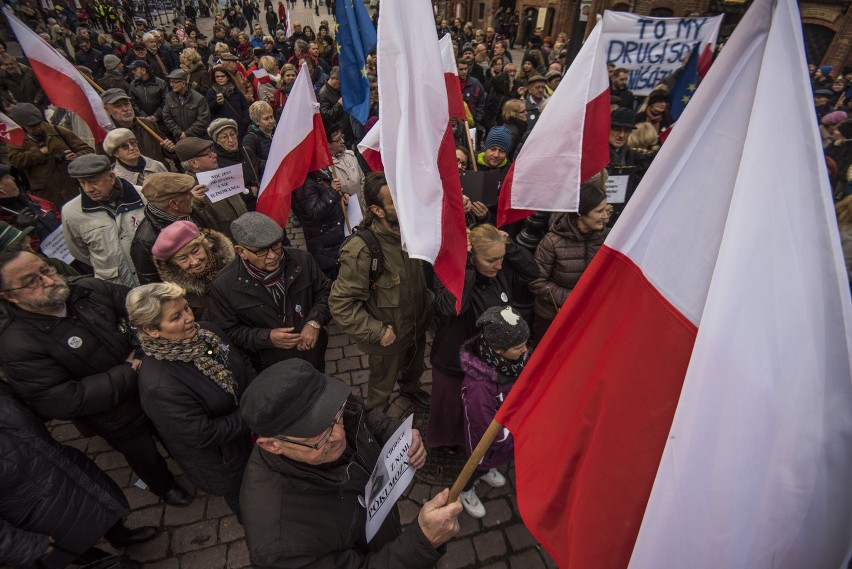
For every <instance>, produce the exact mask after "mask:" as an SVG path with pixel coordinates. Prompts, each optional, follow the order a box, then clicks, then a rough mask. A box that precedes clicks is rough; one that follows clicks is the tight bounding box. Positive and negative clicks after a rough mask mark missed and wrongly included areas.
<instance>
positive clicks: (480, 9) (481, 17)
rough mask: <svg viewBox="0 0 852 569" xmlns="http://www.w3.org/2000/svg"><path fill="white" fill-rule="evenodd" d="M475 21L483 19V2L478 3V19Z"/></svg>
mask: <svg viewBox="0 0 852 569" xmlns="http://www.w3.org/2000/svg"><path fill="white" fill-rule="evenodd" d="M477 19H479V20H484V19H485V2H480V3H479V18H477Z"/></svg>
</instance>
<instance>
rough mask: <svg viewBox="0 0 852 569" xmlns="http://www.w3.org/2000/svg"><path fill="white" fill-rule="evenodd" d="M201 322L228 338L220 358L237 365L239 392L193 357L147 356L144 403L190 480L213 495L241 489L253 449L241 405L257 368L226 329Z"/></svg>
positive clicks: (143, 372) (142, 377)
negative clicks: (208, 372) (218, 381)
mask: <svg viewBox="0 0 852 569" xmlns="http://www.w3.org/2000/svg"><path fill="white" fill-rule="evenodd" d="M201 326H202V327H203V328H206V329H208V330H210V331H212V332H213V333H214V334H216V335H217V336H219V338H220V339H221V340H222V344H223V345H222V348H221V349H220V354H221V355H220V363H222V364H224V365H226V366H227V367H228V369H230V370H231V373H232V374H233V377H234V380H235V381H236V383H237V386H238V387H237V393H236V397H235V396H233V395H231V394H230V393H228V392H227V391H225V390H224V389H222V388H221V387H219V386H218V385H217V384H216V383H215V382H214V381H213V380H212V379H210V378H209V377H208V376H206V375H204V373H203V372H202V371H201V370H199V369H198V368H197V367H195V365H194V364H193V363H191V362H181V361H164V360H158V359H156V358H153V357H150V356H147V355H146V356H145V357H144V358H143V360H142V367H141V368H139V396H140V398H141V400H142V408H143V409H145V413H146V414H147V415H148V417H150V418H151V422H153V423H154V426H155V427H157V431H158V432H159V433H161V436H162V438H163V443H165V445H166V448H168V449H169V454H171V455H172V458H174V459H175V460H176V461H177V463H178V464H179V465H180V467H181V468H182V469H183V471H184V472H185V473H186V475H187V477H188V478H189V480H190V482H192V483H193V484H194V485H195V486H197V487H198V488H200V489H201V490H203V491H205V492H207V493H208V494H215V495H217V496H221V495H223V494H230V493H232V492H239V490H240V483H241V482H242V479H243V470H244V469H245V466H246V462H247V461H248V457H249V453H250V452H251V447H252V443H251V437H250V435H249V429H248V427H247V426H246V425H245V423H244V422H243V417H242V415H240V409H239V406H238V405H237V402H238V401H239V397H240V395H242V392H243V390H244V389H245V388H246V386H247V385H248V383H249V382H250V381H251V380H252V379H254V375H255V373H254V369H253V368H252V367H251V364H250V363H249V362H248V360H246V359H244V358H243V356H242V354H241V353H240V351H239V350H238V349H236V347H235V346H234V345H233V344H232V343H231V340H230V339H229V338H228V337H227V336H226V335H225V333H224V332H223V331H222V330H221V329H219V327H217V326H214V325H212V324H209V323H202V324H201Z"/></svg>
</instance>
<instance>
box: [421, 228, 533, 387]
mask: <svg viewBox="0 0 852 569" xmlns="http://www.w3.org/2000/svg"><path fill="white" fill-rule="evenodd" d="M536 277H538V266H536V263H535V260H534V259H533V256H532V254H531V253H530V252H529V251H528V250H526V249H525V248H523V247H519V246H518V245H516V244H515V243H514V242H510V243H507V244H506V256H505V257H504V258H503V268H501V269H500V271H499V272H498V273H497V276H495V277H494V278H488V277H484V276H482V275H480V274H479V273H478V272H476V269H475V268H474V266H473V264H472V262H468V264H467V267H465V275H464V292H463V293H462V301H461V313H460V314H459V315H458V316H456V298H455V297H454V296H453V295H452V294H451V293H450V292H449V291H448V290H447V289H446V287H444V284H443V283H442V282H440V281H438V280H436V281H435V315H436V317H437V318H438V329H437V331H436V332H435V339H434V340H433V341H432V353H431V361H432V365H433V366H435V367H437V368H438V369H440V370H441V371H444V372H446V373H449V374H453V375H457V376H461V375H462V373H463V372H462V368H461V366H460V364H459V346H461V344H462V342H464V341H465V340H467V339H468V338H470V337H471V336H474V335H475V334H476V333H477V328H476V320H477V319H478V318H479V317H480V316H482V313H483V312H485V311H486V310H488V309H489V308H491V307H492V306H512V302H513V300H514V298H515V296H516V294H517V291H519V290H521V289H522V288H525V287H526V286H527V285H528V284H529V283H530V282H531V281H532V280H533V279H535V278H536Z"/></svg>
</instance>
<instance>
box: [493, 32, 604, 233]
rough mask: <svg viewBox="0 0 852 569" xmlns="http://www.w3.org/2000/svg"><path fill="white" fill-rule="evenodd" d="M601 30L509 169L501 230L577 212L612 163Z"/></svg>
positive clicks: (502, 198) (499, 217)
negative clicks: (584, 188) (584, 190)
mask: <svg viewBox="0 0 852 569" xmlns="http://www.w3.org/2000/svg"><path fill="white" fill-rule="evenodd" d="M601 28H602V25H601V23H600V22H598V24H597V25H596V26H595V28H594V29H593V30H592V33H591V34H590V35H589V37H588V39H587V40H586V43H585V44H583V47H582V49H580V53H578V54H577V57H576V59H574V62H573V63H572V64H571V67H569V68H568V71H567V72H566V73H565V77H564V78H563V79H562V82H561V83H560V84H559V88H558V89H556V91H554V93H553V96H552V97H551V98H550V100H549V101H548V102H547V108H545V110H544V112H543V113H542V116H541V117H540V118H539V120H538V121H537V122H536V124H535V128H534V129H533V130H532V132H530V134H529V137H528V138H527V141H526V143H525V144H524V146H523V148H521V151H520V152H519V153H518V157H517V159H516V160H515V162H514V164H512V166H511V167H510V168H509V172H508V173H507V174H506V179H505V180H504V181H503V187H502V188H501V189H500V199H499V204H498V209H497V225H505V224H507V223H512V222H514V221H518V220H520V219H523V218H524V217H526V216H528V215H529V214H531V213H532V212H533V211H534V210H539V211H577V206H578V205H579V202H580V184H581V183H583V182H584V181H585V180H588V179H589V178H591V177H592V176H594V175H595V174H597V173H598V172H600V171H601V170H603V169H604V168H605V167H606V165H607V164H609V116H610V102H609V76H608V75H607V69H606V58H605V54H604V51H603V48H602V43H601Z"/></svg>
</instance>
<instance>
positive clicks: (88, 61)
mask: <svg viewBox="0 0 852 569" xmlns="http://www.w3.org/2000/svg"><path fill="white" fill-rule="evenodd" d="M74 61H75V63H76V64H77V65H82V66H83V67H88V68H89V70H90V71H91V72H92V77H94V78H95V79H99V78H100V77H101V76H102V75H103V74H104V72H105V71H106V68H105V67H104V54H103V53H101V52H100V51H98V50H96V49H95V48H89V51H83V50H82V49H78V50H77V53H76V54H75V55H74Z"/></svg>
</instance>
